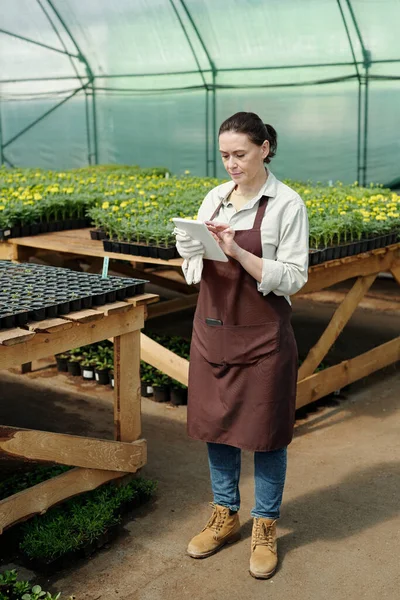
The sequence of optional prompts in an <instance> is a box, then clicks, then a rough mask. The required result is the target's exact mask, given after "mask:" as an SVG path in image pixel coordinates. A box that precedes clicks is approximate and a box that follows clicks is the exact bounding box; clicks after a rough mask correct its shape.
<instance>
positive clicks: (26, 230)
mask: <svg viewBox="0 0 400 600" xmlns="http://www.w3.org/2000/svg"><path fill="white" fill-rule="evenodd" d="M19 229H20V231H19V235H20V236H21V237H27V236H28V235H31V226H30V225H22V227H20V228H19ZM13 237H18V236H16V235H13Z"/></svg>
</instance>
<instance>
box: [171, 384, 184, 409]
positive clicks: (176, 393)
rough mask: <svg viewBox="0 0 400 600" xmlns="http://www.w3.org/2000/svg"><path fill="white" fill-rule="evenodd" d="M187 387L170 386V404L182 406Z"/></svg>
mask: <svg viewBox="0 0 400 600" xmlns="http://www.w3.org/2000/svg"><path fill="white" fill-rule="evenodd" d="M187 399H188V391H187V388H174V387H172V388H171V404H173V405H174V406H184V405H185V404H187Z"/></svg>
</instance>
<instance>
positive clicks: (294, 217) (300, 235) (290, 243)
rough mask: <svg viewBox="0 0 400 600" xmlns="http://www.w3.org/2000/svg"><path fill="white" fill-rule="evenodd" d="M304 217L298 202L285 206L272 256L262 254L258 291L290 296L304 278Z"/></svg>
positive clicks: (303, 282)
mask: <svg viewBox="0 0 400 600" xmlns="http://www.w3.org/2000/svg"><path fill="white" fill-rule="evenodd" d="M308 240H309V237H308V217H307V209H306V207H305V206H304V204H302V203H295V204H294V205H291V206H288V207H287V209H286V210H285V211H284V213H283V214H282V221H281V227H280V236H279V243H278V246H277V249H276V258H275V260H273V259H270V258H263V266H262V279H261V283H259V284H258V291H259V292H261V293H262V294H263V295H264V296H266V295H267V294H269V293H270V292H274V294H276V295H277V296H291V295H293V294H295V293H296V292H298V291H299V290H300V289H301V288H302V287H303V286H304V285H305V283H306V282H307V278H308Z"/></svg>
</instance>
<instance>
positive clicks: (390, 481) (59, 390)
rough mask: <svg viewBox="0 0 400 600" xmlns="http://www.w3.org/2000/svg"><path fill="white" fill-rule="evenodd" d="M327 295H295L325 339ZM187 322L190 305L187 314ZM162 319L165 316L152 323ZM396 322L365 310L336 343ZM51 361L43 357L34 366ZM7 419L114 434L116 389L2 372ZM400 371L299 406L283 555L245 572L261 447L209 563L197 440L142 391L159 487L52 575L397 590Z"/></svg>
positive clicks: (143, 598) (328, 590)
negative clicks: (116, 533)
mask: <svg viewBox="0 0 400 600" xmlns="http://www.w3.org/2000/svg"><path fill="white" fill-rule="evenodd" d="M332 310H333V307H331V306H325V305H324V306H320V305H315V306H310V305H309V304H308V306H307V304H306V303H304V302H303V301H298V304H297V306H296V311H295V318H294V323H295V329H296V335H297V337H298V339H299V341H300V344H299V345H300V346H302V343H303V338H304V340H306V341H308V344H309V343H310V340H311V341H312V339H313V338H314V337H315V338H317V337H318V332H319V330H320V329H321V328H323V327H324V326H325V324H326V321H327V319H328V318H329V314H331V313H332ZM187 322H190V317H188V318H187V319H186V320H185V318H184V316H182V320H181V323H180V325H181V326H182V327H184V326H185V323H187ZM155 325H157V323H155ZM399 330H400V327H399V314H381V313H372V312H371V311H366V310H364V311H363V310H361V311H357V313H356V315H355V316H354V318H353V319H352V323H351V324H350V325H349V331H348V333H344V334H343V336H341V338H339V340H338V343H337V344H336V345H335V349H334V354H336V355H337V356H336V357H334V358H336V359H338V358H339V359H340V358H342V355H343V357H344V354H346V355H347V356H349V355H352V354H354V353H357V352H359V351H363V350H366V349H368V347H372V346H373V345H375V344H376V343H380V342H382V341H385V340H386V339H390V338H391V337H393V335H395V334H396V333H397V332H398V331H399ZM37 366H42V367H44V363H43V364H42V365H36V367H37ZM1 398H2V402H1V403H0V423H7V424H8V425H17V426H22V427H32V428H35V427H36V428H39V429H44V430H48V431H62V432H68V433H75V434H77V435H80V434H81V435H83V434H85V435H93V436H99V437H105V438H111V437H112V431H113V423H112V403H111V400H112V398H111V392H110V391H109V390H106V389H103V388H101V387H99V386H96V385H95V384H91V383H86V384H81V385H80V386H79V387H78V388H77V387H76V382H75V381H73V380H72V378H69V377H68V376H66V375H60V374H57V373H56V371H55V369H54V368H53V369H47V368H43V369H42V370H38V371H36V372H34V373H32V374H30V375H28V376H24V377H21V376H19V375H17V374H15V373H9V372H6V373H4V372H2V373H1ZM399 398H400V372H399V370H398V369H397V370H396V368H395V367H391V368H388V369H386V370H385V371H384V372H381V373H379V374H375V375H373V376H371V377H369V378H368V379H366V380H364V381H363V382H359V383H357V384H354V385H353V386H352V387H351V389H350V390H348V391H347V392H346V395H345V396H344V397H342V398H340V399H338V400H336V401H330V402H325V406H323V407H322V408H319V409H318V410H311V409H310V410H308V413H307V414H305V412H307V411H302V414H301V419H299V420H298V421H297V424H296V429H295V437H294V440H293V442H292V444H291V445H290V447H289V463H288V476H287V485H286V489H285V495H284V503H283V507H282V518H281V520H280V522H279V527H278V533H279V556H280V565H279V569H278V571H277V573H276V574H275V575H274V577H273V578H272V579H270V580H268V581H258V580H254V579H253V578H252V577H250V575H249V574H248V560H249V554H250V536H251V520H250V516H249V513H250V510H251V508H252V503H253V479H252V455H251V454H250V453H247V452H244V453H243V465H242V479H241V495H242V510H241V520H242V523H243V537H242V540H241V541H240V542H238V543H237V544H235V545H233V546H229V547H227V548H225V549H223V550H222V551H221V552H220V553H218V554H216V555H215V556H212V557H210V558H208V559H205V560H202V561H196V560H193V559H191V558H190V557H188V556H186V555H185V548H186V544H187V542H188V540H189V539H190V537H191V536H192V535H194V534H196V533H198V531H199V530H200V529H201V528H202V527H203V526H204V524H205V522H206V521H207V519H208V516H209V514H210V507H209V506H208V502H209V501H210V500H211V495H210V486H209V480H208V468H207V456H206V452H205V447H204V445H203V444H202V443H199V442H195V441H192V440H189V439H188V438H187V436H186V424H185V421H186V409H185V407H179V408H171V407H168V406H167V405H159V404H156V403H154V402H153V401H151V400H148V399H144V400H143V435H144V437H145V438H147V440H148V464H147V466H146V467H145V468H144V469H143V471H142V473H143V475H144V476H147V477H150V478H153V479H156V480H157V481H158V483H159V488H158V493H157V498H156V499H155V501H154V502H153V503H152V504H149V505H147V506H144V507H142V508H141V509H140V510H139V511H138V512H137V514H136V516H135V518H134V519H132V520H131V521H130V522H128V523H127V524H126V525H125V526H124V530H123V532H122V535H121V536H120V537H119V538H118V539H117V540H116V541H115V542H114V543H113V545H112V546H111V547H110V548H108V549H104V550H103V551H101V552H100V553H99V554H97V555H96V556H95V557H93V558H92V559H91V560H89V561H86V562H82V563H80V564H79V565H77V566H76V567H75V568H74V569H73V570H71V571H65V572H62V573H59V574H58V575H56V576H54V577H53V578H52V579H51V580H50V581H48V582H46V585H47V587H49V586H50V587H51V589H52V590H61V591H62V593H63V596H65V597H67V596H68V595H70V594H75V596H76V599H77V600H100V599H101V600H114V599H118V598H119V599H121V600H161V599H162V600H193V599H194V598H195V599H196V600H239V599H240V600H242V599H247V598H252V599H254V600H261V599H264V598H268V597H271V598H278V599H280V598H282V599H285V600H292V599H293V600H294V599H296V600H359V599H360V600H376V599H377V598H381V599H387V600H395V599H397V598H398V597H399V588H400V576H399V573H400V570H399V568H398V562H399V561H398V556H399V542H398V540H399V531H400V518H399V507H400V504H399V499H398V498H399V482H400V444H399V433H398V432H399V426H400V412H399Z"/></svg>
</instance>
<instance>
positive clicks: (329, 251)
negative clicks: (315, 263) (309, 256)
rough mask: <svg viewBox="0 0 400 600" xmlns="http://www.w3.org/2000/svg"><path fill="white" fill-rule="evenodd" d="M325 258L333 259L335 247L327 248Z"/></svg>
mask: <svg viewBox="0 0 400 600" xmlns="http://www.w3.org/2000/svg"><path fill="white" fill-rule="evenodd" d="M324 252H325V260H327V261H328V260H333V248H325V250H324Z"/></svg>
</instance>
